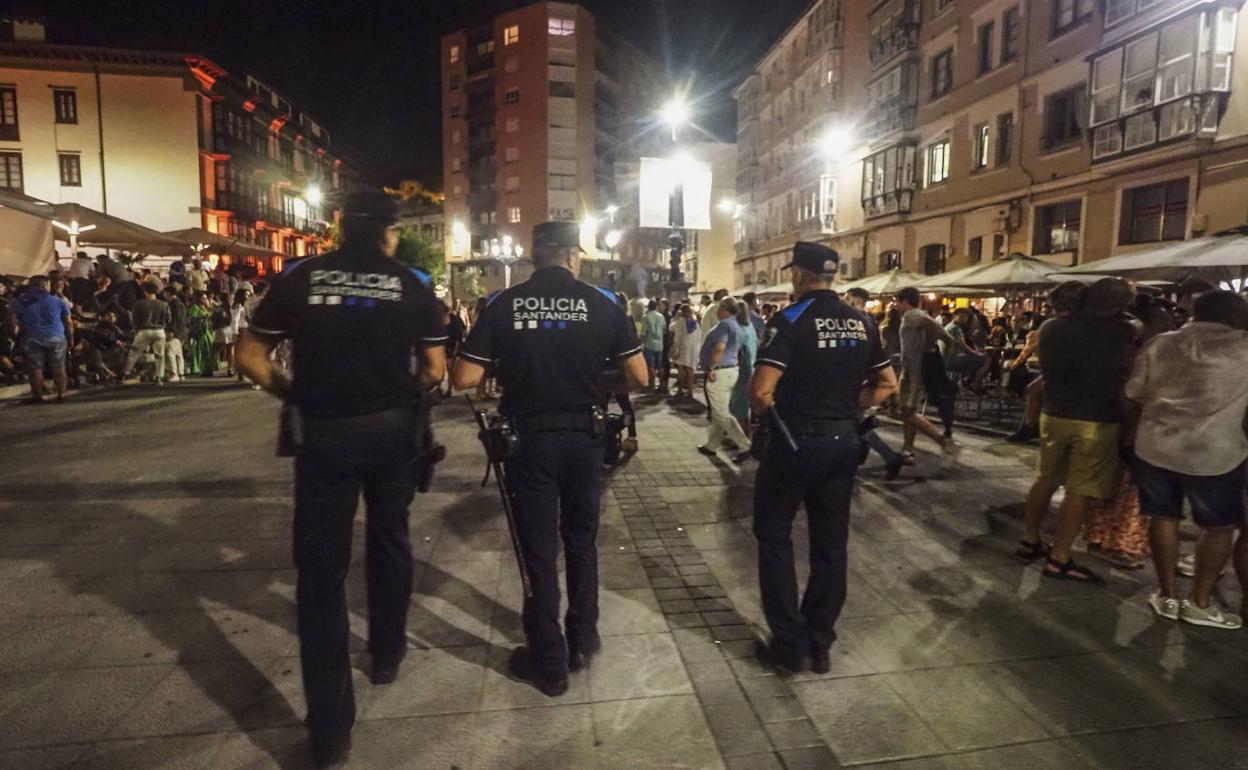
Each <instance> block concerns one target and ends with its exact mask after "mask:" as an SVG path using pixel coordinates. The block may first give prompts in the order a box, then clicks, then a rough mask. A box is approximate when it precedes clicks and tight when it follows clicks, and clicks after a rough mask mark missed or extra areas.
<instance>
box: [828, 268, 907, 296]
mask: <svg viewBox="0 0 1248 770" xmlns="http://www.w3.org/2000/svg"><path fill="white" fill-rule="evenodd" d="M924 278H925V276H922V275H919V274H918V273H910V272H906V271H905V270H901V269H899V268H894V269H893V270H888V271H886V272H883V273H876V274H875V275H872V276H868V277H866V278H860V279H859V280H857V281H850V282H849V283H842V284H837V285H834V286H833V287H832V288H833V289H836V290H837V291H838V292H840V293H842V294H844V293H845V292H847V291H849V290H850V289H862V290H864V291H866V292H867V293H868V294H870V295H871V296H873V297H883V296H888V295H892V294H896V293H897V292H899V291H901V290H902V289H904V288H906V287H907V286H918V285H919V284H921V283H922V282H923V280H924Z"/></svg>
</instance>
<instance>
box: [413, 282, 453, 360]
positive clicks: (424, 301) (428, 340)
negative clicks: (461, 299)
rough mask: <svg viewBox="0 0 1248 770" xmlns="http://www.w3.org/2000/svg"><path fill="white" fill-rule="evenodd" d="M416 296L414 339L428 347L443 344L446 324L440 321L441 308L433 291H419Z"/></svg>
mask: <svg viewBox="0 0 1248 770" xmlns="http://www.w3.org/2000/svg"><path fill="white" fill-rule="evenodd" d="M416 296H417V300H416V339H417V340H419V342H420V344H422V345H425V346H428V347H432V346H435V345H442V344H444V343H445V342H446V336H447V335H446V324H444V323H442V308H441V307H440V306H439V305H438V303H437V300H435V299H434V296H433V292H431V291H427V290H426V291H421V292H419V293H418V294H417V295H416Z"/></svg>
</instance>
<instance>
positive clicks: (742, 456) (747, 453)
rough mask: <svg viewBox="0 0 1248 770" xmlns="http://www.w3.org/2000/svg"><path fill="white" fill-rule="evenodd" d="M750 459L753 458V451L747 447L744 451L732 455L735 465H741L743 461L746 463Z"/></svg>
mask: <svg viewBox="0 0 1248 770" xmlns="http://www.w3.org/2000/svg"><path fill="white" fill-rule="evenodd" d="M752 459H754V453H753V452H751V451H750V450H748V449H747V450H745V451H744V452H742V453H740V454H738V455H736V456H735V457H733V458H732V461H733V462H734V463H736V464H737V465H743V464H744V463H747V462H749V461H750V460H752Z"/></svg>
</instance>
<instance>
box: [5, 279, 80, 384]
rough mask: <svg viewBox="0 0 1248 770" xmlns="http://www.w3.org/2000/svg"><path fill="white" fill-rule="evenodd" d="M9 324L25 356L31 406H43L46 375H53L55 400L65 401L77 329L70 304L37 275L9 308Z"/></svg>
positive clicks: (46, 280) (45, 280)
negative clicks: (67, 357) (67, 364)
mask: <svg viewBox="0 0 1248 770" xmlns="http://www.w3.org/2000/svg"><path fill="white" fill-rule="evenodd" d="M9 323H10V324H11V325H12V324H15V325H16V326H17V328H18V332H19V333H20V338H21V343H22V353H23V354H24V355H25V360H26V370H27V373H28V374H29V376H30V397H31V402H32V403H36V404H42V403H43V401H44V399H43V372H44V369H45V368H46V369H47V370H49V371H51V372H52V381H53V382H55V383H56V400H57V401H58V402H60V401H64V400H65V393H66V391H67V390H68V388H69V378H68V377H67V375H66V374H65V354H66V352H67V351H68V350H69V348H70V347H72V346H73V344H74V337H73V335H74V325H73V323H72V322H71V321H70V318H69V303H68V302H66V301H65V300H64V299H62V298H61V297H58V296H57V295H55V294H52V293H50V292H49V291H48V279H47V277H46V276H42V275H36V276H34V277H32V278H31V279H30V284H29V285H28V286H27V287H26V288H25V289H24V290H23V291H22V293H21V294H19V295H18V297H17V300H16V301H14V302H13V303H11V304H10V305H9Z"/></svg>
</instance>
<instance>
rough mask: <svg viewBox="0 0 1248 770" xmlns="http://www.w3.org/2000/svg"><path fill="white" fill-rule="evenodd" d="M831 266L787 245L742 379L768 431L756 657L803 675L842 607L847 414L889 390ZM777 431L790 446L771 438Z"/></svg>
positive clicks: (849, 483) (758, 533)
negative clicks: (798, 564) (776, 289)
mask: <svg viewBox="0 0 1248 770" xmlns="http://www.w3.org/2000/svg"><path fill="white" fill-rule="evenodd" d="M838 263H839V257H838V256H837V253H836V252H835V251H833V250H832V249H829V248H827V247H826V246H821V245H819V244H815V243H804V242H799V243H797V244H796V245H795V246H794V248H793V260H792V262H790V263H789V264H788V265H786V266H785V268H792V273H791V274H792V279H793V296H794V298H795V302H794V304H792V305H790V306H789V307H787V308H785V309H784V310H782V311H780V312H779V313H777V314H776V315H775V316H773V317H772V319H771V321H770V322H769V323H768V324H767V329H766V332H765V334H764V338H763V342H762V345H761V346H760V349H759V352H758V362H757V366H756V368H755V370H754V377H753V379H752V380H751V381H750V398H751V401H752V402H753V404H754V407H755V409H756V410H758V412H759V413H760V414H761V413H767V420H768V423H769V424H770V425H771V427H772V430H771V431H770V435H769V437H768V438H767V440H766V447H765V449H764V450H763V452H764V454H763V456H762V458H761V462H760V465H759V469H758V476H757V478H756V480H755V486H754V535H755V537H756V538H757V539H758V572H759V584H760V587H761V591H762V599H763V613H764V615H765V616H766V617H767V624H768V625H769V626H770V628H771V633H772V640H771V643H770V644H769V645H767V646H766V647H764V648H763V650H762V652H763V654H764V656H765V657H766V658H767V659H769V660H770V661H771V662H772V663H774V664H776V665H778V666H780V667H782V668H785V669H788V670H790V671H801V670H803V669H804V668H805V662H806V660H807V658H808V657H809V659H810V660H811V664H812V665H811V667H812V669H813V670H814V671H816V672H818V673H826V672H827V671H828V668H829V659H828V650H829V648H831V646H832V642H833V641H834V640H835V639H836V633H835V632H834V631H833V627H834V626H835V624H836V619H837V617H838V616H839V615H840V612H841V607H842V606H843V605H844V603H845V580H846V568H847V563H846V545H847V541H848V539H849V504H850V498H851V496H852V494H853V489H854V475H855V474H856V473H857V469H858V454H859V439H858V432H857V425H858V420H859V418H860V416H861V413H862V410H863V408H865V407H868V406H874V405H875V404H878V403H880V402H881V401H883V400H884V399H885V398H887V397H888V396H889V394H891V393H892V392H893V391H894V390H896V387H897V382H896V378H895V376H894V375H893V370H892V368H891V367H890V366H889V360H888V356H886V355H885V354H884V350H883V346H882V344H881V340H880V334H879V331H878V330H877V329H876V325H875V323H874V321H872V320H871V318H870V317H869V316H867V315H866V314H865V313H863V312H861V311H859V310H856V309H854V308H852V307H850V306H849V305H846V304H845V303H843V302H841V301H840V300H839V299H838V298H837V296H836V294H835V293H834V292H833V291H832V290H831V285H832V280H833V278H834V277H835V276H836V270H837V265H838ZM767 410H774V414H771V413H768V412H767ZM785 428H787V430H788V432H789V433H790V434H791V435H792V438H793V439H794V443H795V444H796V445H797V447H798V451H797V452H796V453H794V452H793V451H792V447H791V446H790V445H788V442H786V441H784V440H781V436H780V435H779V434H781V433H782V432H783V430H784V429H785ZM803 503H804V504H805V506H806V516H807V519H808V521H809V524H810V579H809V581H808V582H807V584H806V591H805V595H804V596H803V597H802V601H801V604H800V606H799V604H798V597H797V576H796V572H795V569H794V565H793V541H792V538H791V534H792V529H793V517H794V516H795V515H796V513H797V508H798V506H799V505H801V504H803Z"/></svg>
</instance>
